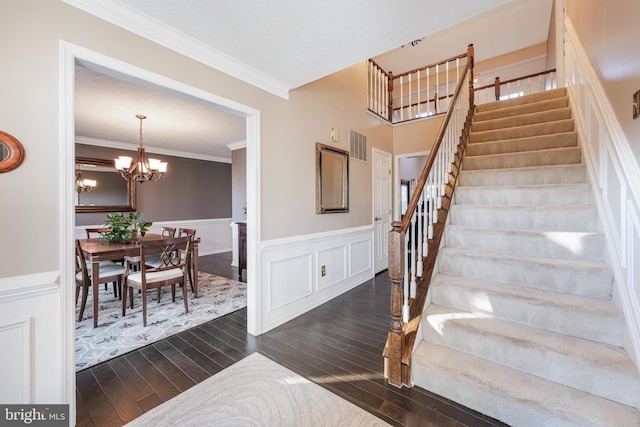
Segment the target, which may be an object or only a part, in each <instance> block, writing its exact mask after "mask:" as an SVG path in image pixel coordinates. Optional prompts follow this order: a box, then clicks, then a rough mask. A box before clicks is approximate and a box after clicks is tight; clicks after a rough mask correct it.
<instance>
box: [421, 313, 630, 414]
mask: <svg viewBox="0 0 640 427" xmlns="http://www.w3.org/2000/svg"><path fill="white" fill-rule="evenodd" d="M422 322H423V325H424V326H423V338H424V339H426V340H428V341H430V342H432V343H434V344H438V345H442V346H446V347H449V348H452V349H455V350H458V351H462V352H465V353H468V354H472V355H475V356H478V357H482V358H483V359H486V360H490V361H492V362H495V363H500V364H502V365H505V366H508V367H510V368H513V369H517V370H518V371H521V372H526V373H529V374H533V375H536V376H538V377H540V378H545V379H548V380H551V381H555V382H557V383H560V384H563V385H568V386H570V387H573V388H576V389H578V390H583V391H586V392H589V393H592V394H595V395H598V396H601V397H604V398H606V399H611V400H613V401H615V402H620V403H623V404H625V405H633V404H635V399H637V397H638V394H639V393H640V391H639V390H638V389H639V387H638V374H637V372H636V369H635V366H634V365H633V363H630V360H629V358H628V357H626V354H625V353H624V351H623V350H622V349H620V348H618V347H613V346H603V345H597V344H591V341H587V340H576V339H573V338H567V337H564V336H563V335H561V334H556V333H551V332H545V331H539V330H537V329H532V328H529V327H526V326H520V325H515V324H512V323H509V322H504V321H501V320H498V319H495V318H479V317H475V318H474V317H473V314H472V313H468V312H464V311H460V310H453V309H447V308H445V307H441V306H431V307H429V309H428V310H427V311H426V312H425V313H424V315H423V319H422ZM567 342H568V343H567ZM572 344H573V345H574V346H575V347H578V351H572V350H573V349H567V350H564V347H565V345H572ZM582 352H584V353H582ZM592 354H593V356H591V355H592ZM596 358H597V359H596ZM540 360H544V361H545V363H540Z"/></svg>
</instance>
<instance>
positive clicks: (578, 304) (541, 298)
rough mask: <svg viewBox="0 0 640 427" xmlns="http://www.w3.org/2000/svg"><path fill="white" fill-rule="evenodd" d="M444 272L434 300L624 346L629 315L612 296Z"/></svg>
mask: <svg viewBox="0 0 640 427" xmlns="http://www.w3.org/2000/svg"><path fill="white" fill-rule="evenodd" d="M454 274H455V273H451V274H446V273H443V274H438V275H437V276H435V277H434V279H433V281H432V284H431V288H432V289H431V298H432V303H433V304H438V305H442V306H445V307H450V308H455V309H458V310H464V311H468V312H472V313H478V314H483V315H488V316H492V317H495V318H498V319H502V320H505V321H509V322H513V323H518V324H521V325H526V326H531V327H535V328H539V329H543V330H546V331H550V332H557V333H561V334H565V335H567V336H572V337H577V338H583V339H588V340H591V341H595V342H600V343H605V344H609V345H614V346H621V345H622V342H623V339H624V335H623V332H622V331H623V326H624V318H623V316H622V314H621V313H620V310H618V308H617V307H616V306H615V304H614V303H613V302H611V301H610V300H604V299H597V298H589V297H584V296H580V295H571V294H564V293H560V292H553V291H549V290H544V289H532V288H521V287H517V286H511V285H510V284H505V283H498V282H495V281H491V278H488V279H487V278H485V280H480V279H473V278H467V277H461V276H456V275H454Z"/></svg>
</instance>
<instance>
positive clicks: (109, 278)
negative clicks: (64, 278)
mask: <svg viewBox="0 0 640 427" xmlns="http://www.w3.org/2000/svg"><path fill="white" fill-rule="evenodd" d="M92 273H93V271H92V269H91V264H88V263H87V261H86V259H85V257H84V252H82V247H81V246H80V240H78V239H76V305H77V304H78V297H79V296H80V292H81V291H82V302H81V304H80V314H79V316H78V322H80V321H81V320H82V316H83V315H84V309H85V307H86V305H87V295H88V293H89V287H90V286H91V279H92ZM123 278H124V267H123V266H122V265H118V264H114V263H108V264H107V263H105V264H102V263H101V264H100V268H99V276H98V284H100V283H105V284H106V283H109V282H113V283H114V286H116V288H119V287H121V286H122V280H123ZM114 292H115V293H116V296H117V295H118V292H117V291H115V290H114ZM94 316H95V314H94Z"/></svg>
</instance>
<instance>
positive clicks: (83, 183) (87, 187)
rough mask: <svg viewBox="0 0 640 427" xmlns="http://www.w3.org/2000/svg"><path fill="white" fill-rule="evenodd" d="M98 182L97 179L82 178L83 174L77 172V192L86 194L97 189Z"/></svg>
mask: <svg viewBox="0 0 640 427" xmlns="http://www.w3.org/2000/svg"><path fill="white" fill-rule="evenodd" d="M97 184H98V181H96V180H95V179H88V178H82V172H80V171H76V191H77V192H78V193H84V192H87V191H91V190H93V189H95V188H96V185H97Z"/></svg>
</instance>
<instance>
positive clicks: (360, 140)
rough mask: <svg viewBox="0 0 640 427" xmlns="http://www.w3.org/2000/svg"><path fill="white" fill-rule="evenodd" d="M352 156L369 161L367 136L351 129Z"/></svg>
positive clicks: (350, 144)
mask: <svg viewBox="0 0 640 427" xmlns="http://www.w3.org/2000/svg"><path fill="white" fill-rule="evenodd" d="M349 146H350V150H349V151H350V153H351V158H352V159H356V160H362V161H363V162H366V161H367V137H366V136H364V135H362V134H360V133H358V132H356V131H355V130H353V129H351V131H350V132H349Z"/></svg>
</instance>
